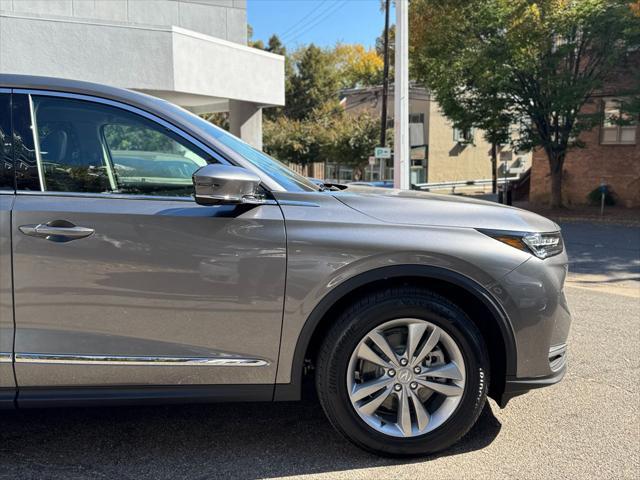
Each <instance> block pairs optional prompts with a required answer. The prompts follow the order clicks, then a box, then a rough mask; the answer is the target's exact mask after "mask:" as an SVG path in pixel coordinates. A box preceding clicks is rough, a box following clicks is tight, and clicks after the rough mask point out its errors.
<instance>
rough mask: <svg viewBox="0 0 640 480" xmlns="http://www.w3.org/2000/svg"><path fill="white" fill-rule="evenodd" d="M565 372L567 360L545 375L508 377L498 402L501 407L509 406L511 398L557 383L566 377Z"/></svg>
mask: <svg viewBox="0 0 640 480" xmlns="http://www.w3.org/2000/svg"><path fill="white" fill-rule="evenodd" d="M565 373H567V364H566V362H565V363H563V364H562V367H561V368H560V369H559V370H557V371H556V372H553V373H552V374H551V375H547V376H545V377H534V378H515V377H512V378H507V380H506V382H505V385H504V392H503V394H502V396H501V397H500V399H499V400H498V404H499V405H500V408H504V407H506V406H507V403H509V400H511V399H512V398H514V397H517V396H519V395H524V394H525V393H527V392H528V391H529V390H533V389H536V388H544V387H550V386H551V385H555V384H556V383H558V382H559V381H560V380H562V379H563V378H564V375H565Z"/></svg>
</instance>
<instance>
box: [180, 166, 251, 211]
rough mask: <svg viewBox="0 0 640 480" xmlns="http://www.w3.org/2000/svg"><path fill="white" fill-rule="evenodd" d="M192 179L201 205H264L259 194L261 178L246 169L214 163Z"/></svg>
mask: <svg viewBox="0 0 640 480" xmlns="http://www.w3.org/2000/svg"><path fill="white" fill-rule="evenodd" d="M192 178H193V187H194V190H195V199H196V203H198V204H200V205H239V204H258V203H264V199H263V198H262V197H261V196H260V195H259V194H258V186H259V185H260V177H258V176H257V175H256V174H255V173H252V172H250V171H249V170H246V169H244V168H241V167H235V166H232V165H222V164H220V163H213V164H209V165H205V166H204V167H201V168H199V169H198V170H196V171H195V172H194V174H193V177H192Z"/></svg>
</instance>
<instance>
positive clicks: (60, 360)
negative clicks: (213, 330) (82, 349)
mask: <svg viewBox="0 0 640 480" xmlns="http://www.w3.org/2000/svg"><path fill="white" fill-rule="evenodd" d="M15 361H16V363H41V364H42V363H47V364H55V365H131V366H150V365H158V366H169V367H181V366H186V367H200V366H201V367H265V366H267V365H269V362H268V361H266V360H263V359H260V358H241V357H217V358H216V357H146V356H131V357H130V356H126V355H68V354H49V353H16V356H15Z"/></svg>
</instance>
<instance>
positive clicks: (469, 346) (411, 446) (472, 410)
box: [318, 293, 489, 456]
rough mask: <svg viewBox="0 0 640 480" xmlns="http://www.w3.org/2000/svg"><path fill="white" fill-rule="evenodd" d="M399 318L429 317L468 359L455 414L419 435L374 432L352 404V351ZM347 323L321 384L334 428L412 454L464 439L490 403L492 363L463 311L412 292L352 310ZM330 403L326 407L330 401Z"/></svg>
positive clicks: (386, 450) (366, 443) (377, 447)
mask: <svg viewBox="0 0 640 480" xmlns="http://www.w3.org/2000/svg"><path fill="white" fill-rule="evenodd" d="M399 318H415V319H420V320H426V321H428V322H431V323H433V324H434V325H437V326H438V327H440V328H442V329H443V330H444V331H445V332H446V333H448V334H449V335H450V336H451V337H452V338H453V340H454V341H455V342H456V344H457V345H458V347H459V348H460V351H461V352H462V356H463V357H464V361H465V371H466V384H465V390H464V393H463V395H462V400H461V402H460V404H459V405H458V407H457V408H456V410H455V411H454V413H453V414H452V415H451V416H450V418H449V419H448V420H447V421H446V422H445V423H444V424H442V425H441V426H439V427H438V428H436V429H435V430H433V431H431V432H429V433H426V434H424V435H421V436H418V437H410V438H400V437H392V436H390V435H385V434H383V433H380V432H378V431H376V430H374V429H373V428H372V427H370V426H369V425H367V424H366V423H365V422H364V420H362V419H361V418H360V416H359V415H358V413H357V412H356V411H355V409H354V408H353V406H352V405H351V400H350V398H349V394H348V391H347V370H348V365H349V361H350V358H351V355H352V353H353V351H354V350H355V348H356V346H357V345H358V343H359V342H360V340H361V339H362V338H364V336H365V335H366V334H368V333H369V332H370V331H371V330H373V329H374V328H375V327H377V326H379V325H381V324H383V323H385V322H388V321H390V320H394V319H399ZM342 320H343V321H344V323H346V325H345V324H343V327H346V329H345V330H344V333H343V334H342V335H340V336H339V339H338V341H337V342H335V344H334V346H333V348H331V349H330V350H329V354H328V355H325V357H326V358H324V359H323V360H324V362H323V363H324V364H319V368H323V369H326V371H325V372H323V373H325V375H322V376H321V378H322V379H323V380H324V382H322V383H323V385H318V387H319V395H320V397H321V400H325V401H324V402H323V406H324V407H325V411H326V412H327V415H328V416H329V418H330V420H331V421H332V423H334V426H336V427H337V428H338V430H339V431H341V432H342V433H343V434H344V435H345V436H347V437H348V438H349V439H350V440H351V441H353V442H354V443H356V444H357V445H359V446H361V447H363V448H365V449H367V450H370V451H374V452H375V453H378V454H383V455H392V456H403V455H407V456H413V455H420V454H427V453H433V452H436V451H439V450H442V449H444V448H447V447H448V446H450V445H451V444H452V443H454V442H455V441H456V440H458V439H459V438H460V437H462V436H463V435H464V434H465V433H466V432H467V431H468V430H469V428H471V426H472V425H473V424H474V423H475V421H476V419H477V418H478V416H479V414H480V412H481V411H482V408H483V406H484V403H485V401H486V395H487V387H488V383H489V370H488V367H489V362H488V360H487V358H488V356H487V354H486V348H485V346H484V343H483V341H482V336H481V334H480V332H479V331H478V329H477V328H476V327H475V325H474V324H473V323H472V322H471V320H469V318H468V317H467V316H466V315H465V314H464V312H463V311H462V310H461V309H459V308H458V307H456V306H455V305H453V304H451V303H450V302H448V301H447V300H445V299H444V298H441V297H438V296H435V295H430V294H423V295H420V294H415V293H414V294H409V295H404V296H400V297H395V298H387V299H384V300H383V301H377V302H371V303H370V304H369V305H367V306H366V307H364V308H362V309H359V310H356V311H355V312H354V311H352V312H347V316H346V318H343V319H342ZM325 403H326V405H325Z"/></svg>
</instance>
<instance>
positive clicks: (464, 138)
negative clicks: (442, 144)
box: [453, 127, 474, 143]
mask: <svg viewBox="0 0 640 480" xmlns="http://www.w3.org/2000/svg"><path fill="white" fill-rule="evenodd" d="M473 130H474V129H473V128H457V127H454V128H453V141H454V142H456V143H473V134H474V131H473Z"/></svg>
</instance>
